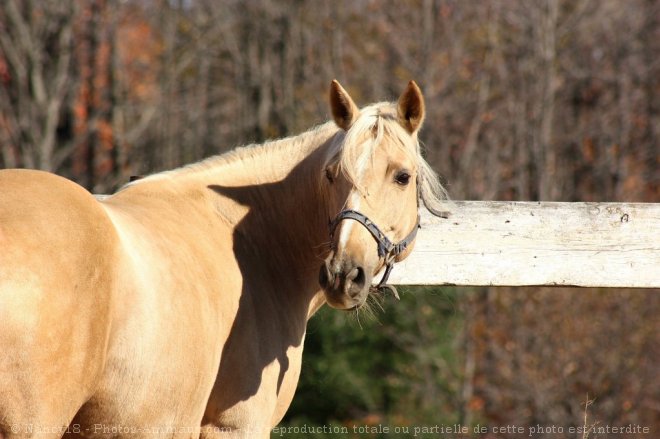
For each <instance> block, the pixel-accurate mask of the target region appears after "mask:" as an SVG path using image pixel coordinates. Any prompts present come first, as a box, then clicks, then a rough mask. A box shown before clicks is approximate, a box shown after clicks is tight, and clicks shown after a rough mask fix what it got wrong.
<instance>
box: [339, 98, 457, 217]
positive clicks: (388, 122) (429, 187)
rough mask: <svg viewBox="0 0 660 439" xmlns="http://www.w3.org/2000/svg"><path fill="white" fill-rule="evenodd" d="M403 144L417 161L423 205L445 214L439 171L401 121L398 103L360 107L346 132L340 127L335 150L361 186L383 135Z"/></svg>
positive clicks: (348, 175)
mask: <svg viewBox="0 0 660 439" xmlns="http://www.w3.org/2000/svg"><path fill="white" fill-rule="evenodd" d="M385 138H387V141H389V142H392V143H393V144H394V145H396V146H397V147H399V148H401V149H402V150H403V151H405V152H406V153H407V154H410V155H411V158H412V159H413V160H415V161H416V163H417V167H418V169H417V172H418V175H419V177H418V178H419V181H418V184H419V185H420V187H419V191H420V196H421V198H422V201H423V203H424V205H425V206H426V207H427V208H428V209H429V211H431V213H434V214H436V215H438V214H440V215H444V214H445V212H443V211H442V207H443V204H444V201H445V200H447V199H448V197H447V192H446V191H445V189H444V188H443V187H442V184H441V183H440V181H439V179H438V176H437V174H436V173H435V171H433V169H432V168H431V166H430V165H429V164H428V163H427V162H426V160H425V159H424V157H423V156H422V149H421V145H420V143H419V141H418V139H417V137H416V136H410V134H409V133H408V132H407V131H406V130H405V128H404V127H402V126H401V124H400V123H399V121H398V119H397V116H396V107H395V105H394V104H390V103H380V104H374V105H371V106H369V107H366V108H363V109H361V110H360V117H359V118H358V119H357V120H356V121H355V123H354V124H353V125H352V126H351V128H350V129H349V130H348V131H347V132H343V131H340V134H338V137H337V139H336V141H337V148H338V151H336V152H335V154H333V157H336V159H337V160H338V163H339V166H340V169H341V172H342V173H343V174H344V175H345V176H346V178H347V179H348V180H349V181H350V182H351V183H352V184H353V185H354V186H356V187H357V188H358V190H360V191H364V189H365V188H361V187H360V182H359V176H360V175H361V173H362V170H363V169H364V168H365V166H366V165H367V164H368V161H369V160H372V159H373V157H374V154H375V152H376V146H377V145H379V144H380V143H381V142H383V141H384V139H385Z"/></svg>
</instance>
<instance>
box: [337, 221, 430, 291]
mask: <svg viewBox="0 0 660 439" xmlns="http://www.w3.org/2000/svg"><path fill="white" fill-rule="evenodd" d="M345 219H350V220H353V221H357V222H358V223H360V224H362V225H363V226H364V227H365V228H366V229H367V230H368V231H369V233H371V235H372V236H373V237H374V239H375V240H376V243H377V244H378V257H379V258H383V259H384V261H385V274H383V278H382V279H381V280H380V282H379V283H378V285H377V286H376V288H377V289H379V290H381V291H382V290H385V289H389V290H390V291H392V294H394V297H396V298H397V299H398V298H399V294H398V293H397V291H396V288H394V287H393V286H392V285H387V284H386V282H387V279H388V278H389V276H390V273H391V272H392V269H393V268H394V259H395V258H396V257H397V256H398V255H399V254H401V253H403V252H404V251H405V250H406V248H408V246H409V245H410V244H411V243H412V242H413V241H414V240H415V237H416V236H417V229H419V215H417V222H416V223H415V227H413V229H412V231H411V232H410V233H409V234H408V235H407V236H406V237H405V238H403V239H402V240H401V241H399V242H398V243H396V244H394V243H393V242H392V241H390V240H389V238H388V237H387V236H385V234H384V233H383V232H382V231H381V230H380V229H379V228H378V226H377V225H376V224H374V222H373V221H371V220H370V219H369V218H368V217H367V216H366V215H364V214H362V213H360V212H358V211H356V210H351V209H347V210H342V211H341V212H339V214H337V216H336V217H335V219H334V220H332V221H330V237H332V236H333V235H334V233H335V229H336V228H337V226H338V225H339V223H340V222H341V221H343V220H345Z"/></svg>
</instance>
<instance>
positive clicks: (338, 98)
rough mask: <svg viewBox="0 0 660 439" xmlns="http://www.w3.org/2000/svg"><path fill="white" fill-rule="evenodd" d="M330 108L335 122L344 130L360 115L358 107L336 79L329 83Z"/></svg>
mask: <svg viewBox="0 0 660 439" xmlns="http://www.w3.org/2000/svg"><path fill="white" fill-rule="evenodd" d="M330 108H331V109H332V118H333V119H334V120H335V123H336V124H337V126H338V127H339V128H341V129H342V130H344V131H348V129H349V128H350V127H351V125H353V122H355V120H356V119H357V118H358V116H359V115H360V110H359V108H358V107H357V105H355V102H353V99H351V97H350V96H349V95H348V93H347V92H346V90H344V88H343V87H342V86H341V85H340V84H339V82H337V80H336V79H333V80H332V83H331V84H330Z"/></svg>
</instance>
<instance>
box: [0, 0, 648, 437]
mask: <svg viewBox="0 0 660 439" xmlns="http://www.w3.org/2000/svg"><path fill="white" fill-rule="evenodd" d="M333 78H337V79H339V80H340V81H341V82H342V84H343V85H344V86H345V87H346V88H347V89H348V91H349V92H350V93H351V95H352V96H353V97H354V99H355V100H356V102H358V104H359V105H364V104H367V103H370V102H374V101H380V100H384V99H385V100H394V99H396V97H397V96H398V95H399V93H400V92H401V90H403V87H404V86H405V84H406V83H407V81H408V80H410V79H415V80H416V81H417V82H418V83H419V84H420V86H421V88H422V90H423V92H424V95H425V97H426V102H427V109H428V110H427V111H428V113H427V119H426V124H425V127H424V129H423V131H422V133H421V139H422V141H423V143H424V146H425V149H426V156H427V158H428V160H429V162H430V163H431V164H432V165H433V167H434V168H435V169H436V170H437V171H438V172H439V174H440V175H442V177H443V181H444V182H445V184H446V187H447V189H448V191H449V193H450V195H451V197H452V198H454V199H470V200H543V201H627V202H660V184H659V183H660V171H659V165H660V142H659V138H660V137H659V136H660V99H659V96H660V1H658V0H627V1H621V0H529V1H506V0H486V1H459V0H437V1H435V0H405V1H403V0H402V1H394V0H384V1H368V0H353V1H303V0H247V1H241V0H224V1H213V0H122V1H120V0H3V1H2V3H1V4H0V168H10V167H29V168H39V169H45V170H48V171H52V172H56V173H58V174H60V175H63V176H66V177H68V178H71V179H73V180H75V181H77V182H78V183H80V184H81V185H83V186H85V187H86V188H88V189H89V190H90V191H92V192H95V193H110V192H112V191H114V190H116V189H117V188H118V187H120V186H121V185H122V184H124V183H126V182H127V181H128V178H129V176H131V175H139V174H146V173H150V172H156V171H160V170H165V169H170V168H174V167H177V166H181V165H183V164H186V163H190V162H194V161H197V160H199V159H202V158H204V157H207V156H209V155H213V154H218V153H221V152H224V151H227V150H229V149H231V148H233V147H234V146H236V145H241V144H248V143H252V142H261V141H264V140H266V139H269V138H275V137H281V136H285V135H289V134H295V133H299V132H301V131H303V130H306V129H308V128H310V127H311V126H313V125H315V124H319V123H321V122H323V121H325V120H327V119H328V118H329V111H328V105H327V102H326V96H327V89H328V85H329V82H330V80H331V79H333ZM658 316H660V292H659V291H657V290H655V291H651V290H619V289H608V290H604V289H602V290H598V289H569V288H476V289H474V288H473V289H466V288H408V289H405V290H404V295H403V297H402V300H401V302H398V303H393V302H389V301H387V302H386V303H385V304H384V310H383V312H380V313H378V314H377V316H376V317H375V318H374V319H373V320H368V321H361V322H359V323H358V322H356V321H354V320H351V319H350V318H348V317H347V315H345V314H343V313H339V312H334V311H332V310H323V311H321V312H320V313H319V314H318V315H317V316H315V317H314V318H313V319H312V320H311V321H310V324H309V334H308V337H307V340H306V348H305V349H306V352H305V356H304V360H303V370H302V378H301V381H300V386H299V389H298V392H297V394H296V397H295V400H294V403H293V405H292V407H291V409H290V410H289V413H288V414H287V417H286V418H285V420H284V423H283V425H284V426H298V427H300V426H305V425H307V426H312V425H319V426H322V425H335V426H353V425H373V426H377V425H379V424H380V425H390V426H409V427H411V426H424V425H426V426H433V425H452V424H453V423H460V424H462V425H467V426H471V427H473V426H475V425H477V424H479V425H482V426H489V428H490V427H496V426H506V425H517V426H523V427H529V426H536V425H538V426H541V427H543V426H553V425H554V426H556V427H558V426H562V427H563V428H568V427H570V426H578V427H581V426H582V425H583V424H584V414H585V403H586V401H588V400H593V404H592V405H591V406H590V407H589V409H588V411H587V412H588V416H589V417H588V421H587V422H588V424H589V425H592V424H593V423H598V424H597V425H601V426H605V425H612V426H614V425H630V424H633V425H635V424H636V425H641V426H646V427H649V428H650V429H651V431H652V432H655V434H660V366H659V365H660V318H659V317H658ZM294 436H295V434H293V435H289V437H294ZM310 436H313V435H309V434H302V435H301V437H310ZM371 436H372V437H377V436H378V434H373V435H371ZM381 436H382V435H381ZM404 436H405V435H403V436H402V437H404ZM525 436H526V435H525ZM651 436H652V435H651ZM651 436H649V437H651ZM383 437H394V436H393V435H392V434H389V435H385V436H383ZM405 437H408V436H405ZM428 437H430V436H428ZM446 437H454V436H452V435H447V436H446ZM475 437H476V436H475ZM478 437H482V438H486V437H522V435H513V434H511V435H509V434H494V433H492V432H489V433H488V434H485V435H478ZM534 437H539V438H541V437H558V436H557V435H556V434H555V435H553V434H551V433H547V434H545V433H540V434H538V435H536V436H534ZM598 437H638V436H637V435H628V436H627V435H620V434H616V435H614V434H613V435H608V434H601V435H598Z"/></svg>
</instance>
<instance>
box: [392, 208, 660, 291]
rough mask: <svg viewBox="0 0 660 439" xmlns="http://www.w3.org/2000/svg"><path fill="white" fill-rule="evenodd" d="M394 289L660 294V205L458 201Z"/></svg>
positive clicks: (425, 229) (429, 228)
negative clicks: (562, 288)
mask: <svg viewBox="0 0 660 439" xmlns="http://www.w3.org/2000/svg"><path fill="white" fill-rule="evenodd" d="M454 204H455V205H454V206H453V208H452V209H451V210H452V216H451V217H450V218H449V219H442V218H436V217H433V216H431V215H430V214H428V213H427V214H423V215H422V229H421V230H420V231H419V234H418V238H417V243H416V247H415V249H414V251H413V252H412V254H411V255H410V256H409V257H408V259H407V260H406V261H403V262H401V263H399V264H397V265H396V266H395V269H394V271H393V272H392V276H391V277H390V279H391V283H392V284H397V285H465V286H468V285H469V286H488V285H492V286H523V285H571V286H582V287H631V288H655V287H660V204H644V203H537V202H498V201H492V202H489V201H456V202H454Z"/></svg>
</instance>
